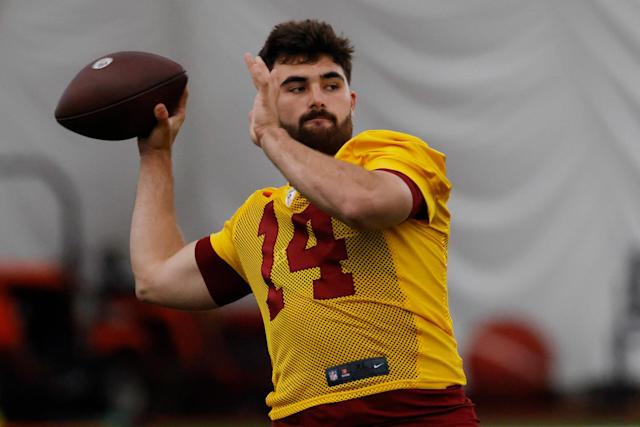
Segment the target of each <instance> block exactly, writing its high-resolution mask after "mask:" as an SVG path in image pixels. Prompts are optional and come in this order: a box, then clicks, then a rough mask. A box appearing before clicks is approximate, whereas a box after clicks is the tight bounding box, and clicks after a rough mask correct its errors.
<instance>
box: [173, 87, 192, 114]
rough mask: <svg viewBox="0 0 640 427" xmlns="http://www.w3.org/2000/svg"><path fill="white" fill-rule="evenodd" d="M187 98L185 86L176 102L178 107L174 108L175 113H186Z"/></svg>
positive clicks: (187, 91)
mask: <svg viewBox="0 0 640 427" xmlns="http://www.w3.org/2000/svg"><path fill="white" fill-rule="evenodd" d="M188 99H189V89H188V88H187V87H185V88H184V92H182V96H181V97H180V101H179V102H178V108H176V113H175V115H184V114H185V113H186V111H187V100H188Z"/></svg>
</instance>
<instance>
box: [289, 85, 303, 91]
mask: <svg viewBox="0 0 640 427" xmlns="http://www.w3.org/2000/svg"><path fill="white" fill-rule="evenodd" d="M289 92H290V93H303V92H304V86H293V87H290V88H289Z"/></svg>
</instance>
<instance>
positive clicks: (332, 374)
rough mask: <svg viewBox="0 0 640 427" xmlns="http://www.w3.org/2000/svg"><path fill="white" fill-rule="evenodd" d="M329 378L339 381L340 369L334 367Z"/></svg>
mask: <svg viewBox="0 0 640 427" xmlns="http://www.w3.org/2000/svg"><path fill="white" fill-rule="evenodd" d="M329 380H330V381H338V371H336V370H335V369H332V370H330V371H329Z"/></svg>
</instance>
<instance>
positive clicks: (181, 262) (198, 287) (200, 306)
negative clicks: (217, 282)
mask: <svg viewBox="0 0 640 427" xmlns="http://www.w3.org/2000/svg"><path fill="white" fill-rule="evenodd" d="M196 243H197V242H195V241H194V242H191V243H189V244H187V245H186V246H184V247H183V248H182V249H180V250H179V251H178V252H176V253H175V254H174V255H173V256H171V257H170V258H168V259H167V260H166V261H164V262H162V263H161V264H159V265H157V266H156V268H155V271H154V272H153V273H152V275H151V278H150V279H149V280H150V281H151V282H152V283H150V284H148V285H147V286H146V287H143V288H146V289H145V290H146V292H142V296H141V299H142V300H144V301H147V302H151V303H154V304H159V305H163V306H166V307H172V308H177V309H182V310H206V309H211V308H215V307H217V304H216V303H215V301H214V300H213V298H212V297H211V294H210V293H209V290H208V288H207V286H206V284H205V282H204V279H203V277H202V274H201V273H200V269H199V268H198V264H197V262H196V257H195V247H196Z"/></svg>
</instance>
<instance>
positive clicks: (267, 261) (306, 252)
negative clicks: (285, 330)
mask: <svg viewBox="0 0 640 427" xmlns="http://www.w3.org/2000/svg"><path fill="white" fill-rule="evenodd" d="M291 221H292V222H293V238H292V239H291V241H290V242H289V245H288V246H287V260H288V261H289V269H290V270H291V271H292V272H295V271H300V270H305V269H307V268H314V267H319V268H320V278H319V279H315V280H314V281H313V298H315V299H331V298H338V297H344V296H348V295H353V294H354V293H355V288H354V286H353V277H352V275H351V273H344V272H343V271H342V267H341V266H340V261H342V260H346V259H347V246H346V244H345V242H344V239H336V238H335V237H334V235H333V226H332V225H331V217H330V216H329V215H327V214H325V213H324V212H322V211H321V210H320V209H318V208H317V207H315V206H314V205H311V204H310V205H308V206H307V207H306V208H305V210H304V211H302V212H300V213H297V214H294V215H293V216H292V217H291ZM309 222H310V223H311V229H312V230H313V234H314V235H315V237H316V245H315V246H312V247H310V248H307V243H308V242H309V233H308V232H307V223H309ZM258 236H264V241H263V242H262V267H261V272H262V278H263V279H264V281H265V283H266V284H267V286H268V287H269V293H268V295H267V306H268V307H269V315H270V318H271V320H273V319H274V318H275V317H276V316H277V315H278V313H279V312H280V310H282V309H283V308H284V296H283V292H282V288H280V289H276V287H275V285H274V284H273V281H272V280H271V269H272V268H273V259H274V247H275V244H276V239H277V236H278V221H277V219H276V214H275V210H274V207H273V201H271V202H269V203H268V204H267V205H266V206H265V207H264V212H263V214H262V219H261V221H260V225H259V226H258Z"/></svg>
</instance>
